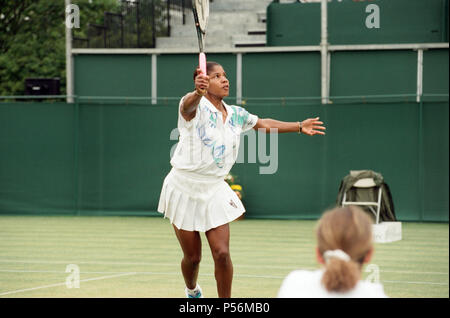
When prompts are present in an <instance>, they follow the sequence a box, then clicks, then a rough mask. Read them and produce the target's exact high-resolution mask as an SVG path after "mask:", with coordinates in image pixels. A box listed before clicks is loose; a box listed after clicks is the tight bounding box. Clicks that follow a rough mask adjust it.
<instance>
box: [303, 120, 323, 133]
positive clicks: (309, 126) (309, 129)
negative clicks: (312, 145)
mask: <svg viewBox="0 0 450 318" xmlns="http://www.w3.org/2000/svg"><path fill="white" fill-rule="evenodd" d="M321 125H323V122H321V121H319V117H316V118H308V119H305V120H304V121H302V133H303V134H305V135H308V136H314V135H325V132H323V131H322V130H326V128H325V127H324V126H321Z"/></svg>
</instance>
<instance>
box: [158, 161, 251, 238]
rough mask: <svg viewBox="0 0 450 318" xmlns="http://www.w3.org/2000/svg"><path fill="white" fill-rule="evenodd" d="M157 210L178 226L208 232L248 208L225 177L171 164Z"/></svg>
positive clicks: (183, 228) (187, 229)
mask: <svg viewBox="0 0 450 318" xmlns="http://www.w3.org/2000/svg"><path fill="white" fill-rule="evenodd" d="M158 212H160V213H163V214H164V217H165V218H168V219H169V220H170V222H171V223H172V224H174V225H175V226H176V227H177V228H178V229H181V230H186V231H199V232H207V231H209V230H210V229H213V228H216V227H218V226H221V225H223V224H226V223H229V222H231V221H233V220H235V219H237V218H238V217H240V216H241V215H242V214H243V213H244V212H245V208H244V206H243V204H242V202H241V200H239V198H238V196H237V195H236V193H235V192H234V191H233V190H232V189H231V188H230V186H229V185H228V184H227V183H226V182H225V181H224V180H223V178H218V177H211V176H203V175H199V174H195V173H192V172H186V171H182V170H178V169H175V168H172V170H171V171H170V172H169V174H168V175H167V176H166V178H165V179H164V183H163V186H162V190H161V196H160V198H159V204H158Z"/></svg>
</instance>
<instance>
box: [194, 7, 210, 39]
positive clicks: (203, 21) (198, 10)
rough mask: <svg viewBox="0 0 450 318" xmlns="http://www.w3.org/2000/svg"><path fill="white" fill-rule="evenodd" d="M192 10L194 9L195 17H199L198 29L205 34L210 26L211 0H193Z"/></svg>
mask: <svg viewBox="0 0 450 318" xmlns="http://www.w3.org/2000/svg"><path fill="white" fill-rule="evenodd" d="M192 9H194V10H195V11H194V16H195V15H197V19H198V21H195V22H196V23H198V27H199V28H200V31H201V32H202V33H203V34H205V33H206V27H207V26H208V18H209V0H193V3H192Z"/></svg>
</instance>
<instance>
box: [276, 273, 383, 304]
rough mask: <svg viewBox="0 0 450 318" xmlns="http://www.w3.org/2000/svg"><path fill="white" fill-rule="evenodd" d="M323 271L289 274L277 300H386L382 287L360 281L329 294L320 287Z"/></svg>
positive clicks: (377, 284)
mask: <svg viewBox="0 0 450 318" xmlns="http://www.w3.org/2000/svg"><path fill="white" fill-rule="evenodd" d="M323 273H324V270H323V269H320V270H316V271H305V270H296V271H293V272H291V273H290V274H289V275H288V276H287V277H286V278H285V279H284V281H283V283H282V285H281V288H280V290H279V291H278V298H386V297H387V296H386V294H385V293H384V290H383V285H381V284H379V283H371V282H366V281H362V280H360V281H359V282H358V283H357V284H356V286H355V287H354V288H353V289H352V290H350V291H348V292H345V293H338V292H329V291H328V290H326V289H325V287H324V286H323V285H322V283H321V280H322V276H323Z"/></svg>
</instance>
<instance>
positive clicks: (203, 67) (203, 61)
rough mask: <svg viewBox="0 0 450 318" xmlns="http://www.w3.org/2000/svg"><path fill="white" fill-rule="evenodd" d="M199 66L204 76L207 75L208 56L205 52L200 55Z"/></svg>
mask: <svg viewBox="0 0 450 318" xmlns="http://www.w3.org/2000/svg"><path fill="white" fill-rule="evenodd" d="M198 65H199V67H200V69H201V70H202V73H203V75H207V73H206V55H205V53H203V52H201V53H200V54H199V55H198Z"/></svg>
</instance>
